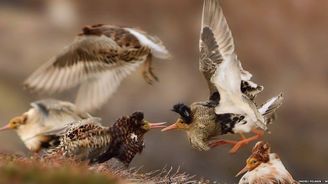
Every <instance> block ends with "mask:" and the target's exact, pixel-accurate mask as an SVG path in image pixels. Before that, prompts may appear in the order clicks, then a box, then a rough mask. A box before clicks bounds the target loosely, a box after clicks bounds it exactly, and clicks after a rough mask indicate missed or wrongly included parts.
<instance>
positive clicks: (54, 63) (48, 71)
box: [24, 35, 121, 93]
mask: <svg viewBox="0 0 328 184" xmlns="http://www.w3.org/2000/svg"><path fill="white" fill-rule="evenodd" d="M120 52H121V50H120V47H119V46H118V45H117V44H116V43H115V41H113V40H112V39H111V38H109V37H107V36H105V35H81V36H78V37H77V38H76V39H75V40H74V41H73V43H71V44H70V45H69V46H67V47H65V48H64V49H63V50H62V51H61V52H60V53H59V54H58V55H57V56H55V57H53V58H51V59H50V60H49V61H48V62H47V63H45V64H44V65H42V66H41V67H40V68H39V69H38V70H36V71H35V72H34V73H33V74H32V75H31V76H30V77H29V78H28V79H27V80H26V81H25V82H24V85H25V87H27V88H29V89H31V90H33V91H36V92H47V93H52V92H60V91H63V90H66V89H68V88H71V87H74V86H76V85H78V84H79V83H80V82H82V81H84V80H86V79H88V78H89V77H92V76H94V75H96V74H98V73H101V72H104V71H108V70H110V69H113V68H114V67H115V66H117V65H118V64H119V62H120V58H119V53H120Z"/></svg>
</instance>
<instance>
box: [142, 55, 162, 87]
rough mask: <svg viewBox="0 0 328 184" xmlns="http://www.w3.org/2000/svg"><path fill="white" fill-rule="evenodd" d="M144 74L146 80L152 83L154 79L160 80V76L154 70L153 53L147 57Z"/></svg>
mask: <svg viewBox="0 0 328 184" xmlns="http://www.w3.org/2000/svg"><path fill="white" fill-rule="evenodd" d="M142 75H143V78H144V79H145V81H146V82H147V83H148V84H150V85H152V84H153V82H154V81H158V77H157V76H156V75H155V74H154V72H153V67H152V56H151V55H149V56H148V57H147V59H146V61H145V63H144V66H143V71H142Z"/></svg>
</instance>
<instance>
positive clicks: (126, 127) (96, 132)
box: [49, 113, 147, 166]
mask: <svg viewBox="0 0 328 184" xmlns="http://www.w3.org/2000/svg"><path fill="white" fill-rule="evenodd" d="M142 120H143V114H142V119H141V118H136V116H135V113H134V114H132V115H131V116H129V117H121V118H119V119H118V120H117V121H116V122H115V123H114V124H113V125H112V126H111V127H103V126H101V125H100V124H99V120H98V119H95V118H92V119H88V120H84V121H82V122H81V123H80V124H78V125H74V124H72V125H71V127H70V128H68V129H67V130H65V131H64V132H63V134H62V136H61V138H60V145H59V146H58V147H56V148H53V149H52V150H50V151H49V155H54V154H55V155H57V154H63V155H64V156H66V157H73V158H76V159H79V160H89V161H90V163H102V162H105V161H107V160H109V159H111V158H117V159H119V160H120V161H121V162H122V163H124V164H125V165H126V166H128V165H129V164H130V162H131V161H132V159H133V158H134V156H135V155H136V154H137V153H141V151H142V150H143V148H144V142H143V136H144V134H145V133H146V132H147V131H145V130H144V129H141V128H140V125H142V124H140V123H142ZM131 133H134V134H136V135H137V137H138V141H133V140H131Z"/></svg>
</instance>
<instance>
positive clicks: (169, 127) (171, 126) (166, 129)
mask: <svg viewBox="0 0 328 184" xmlns="http://www.w3.org/2000/svg"><path fill="white" fill-rule="evenodd" d="M177 128H178V125H177V124H176V123H174V124H172V125H170V126H168V127H166V128H163V129H162V130H161V131H162V132H165V131H168V130H173V129H177Z"/></svg>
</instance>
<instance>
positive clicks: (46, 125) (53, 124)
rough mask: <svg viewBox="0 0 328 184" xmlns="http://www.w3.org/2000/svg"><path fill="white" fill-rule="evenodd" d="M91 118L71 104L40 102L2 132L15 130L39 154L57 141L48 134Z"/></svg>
mask: <svg viewBox="0 0 328 184" xmlns="http://www.w3.org/2000/svg"><path fill="white" fill-rule="evenodd" d="M90 117H91V115H90V114H88V113H85V112H80V111H78V109H77V108H76V106H75V105H74V104H72V103H70V102H66V101H59V100H53V99H47V100H40V101H36V102H33V103H31V108H30V109H29V110H28V111H27V112H25V113H23V114H22V115H20V116H17V117H14V118H12V119H11V120H10V121H9V123H8V124H7V125H5V126H4V127H2V128H0V131H4V130H10V129H12V130H15V131H16V132H17V134H18V136H19V137H20V139H21V140H22V141H23V142H24V144H25V146H26V147H27V148H28V149H29V150H31V151H33V152H38V151H40V150H41V149H43V148H49V147H50V146H52V145H53V144H55V143H56V141H57V137H56V136H52V135H48V134H47V132H50V131H54V130H58V129H62V128H63V127H65V126H66V125H68V124H70V123H71V122H74V121H78V120H82V119H86V118H90Z"/></svg>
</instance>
